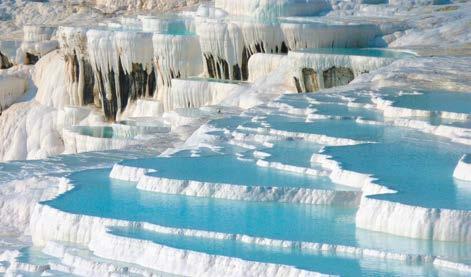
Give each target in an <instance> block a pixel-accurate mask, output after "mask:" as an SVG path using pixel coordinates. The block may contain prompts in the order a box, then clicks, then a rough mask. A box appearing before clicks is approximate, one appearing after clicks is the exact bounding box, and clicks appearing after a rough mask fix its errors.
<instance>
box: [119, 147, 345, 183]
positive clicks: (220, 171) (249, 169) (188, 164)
mask: <svg viewBox="0 0 471 277" xmlns="http://www.w3.org/2000/svg"><path fill="white" fill-rule="evenodd" d="M122 164H124V165H128V166H134V167H144V168H152V169H156V170H157V172H156V173H150V174H149V175H152V176H158V177H164V178H169V179H179V180H195V181H201V182H211V183H224V184H235V185H246V186H267V187H272V186H275V187H306V188H320V189H342V190H352V188H350V187H344V186H340V185H336V184H334V183H332V182H331V181H330V180H329V179H328V178H326V177H311V176H308V175H302V174H296V173H290V172H284V171H279V170H274V169H270V168H264V167H259V166H257V165H256V164H255V163H254V162H253V161H242V160H239V159H237V158H236V157H235V156H233V155H210V156H201V157H191V158H190V157H181V156H180V157H172V158H151V159H140V160H131V161H125V162H123V163H122ZM208 170H209V172H208ZM242 172H243V174H241V173H242Z"/></svg>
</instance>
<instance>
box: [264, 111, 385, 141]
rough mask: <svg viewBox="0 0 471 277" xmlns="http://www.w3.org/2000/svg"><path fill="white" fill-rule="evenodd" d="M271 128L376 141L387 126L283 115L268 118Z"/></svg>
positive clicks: (348, 120) (347, 120) (346, 120)
mask: <svg viewBox="0 0 471 277" xmlns="http://www.w3.org/2000/svg"><path fill="white" fill-rule="evenodd" d="M267 122H268V124H270V126H271V128H273V129H276V130H283V131H290V132H302V133H308V134H318V135H327V136H331V137H338V138H347V139H354V140H367V141H370V140H373V141H376V140H378V139H380V138H381V137H382V136H383V133H384V132H385V127H384V126H382V125H379V126H378V125H369V124H359V123H356V122H355V121H354V120H350V119H345V120H329V119H327V120H317V121H315V122H307V123H306V122H304V121H301V120H293V119H292V118H286V117H282V116H271V117H269V118H267Z"/></svg>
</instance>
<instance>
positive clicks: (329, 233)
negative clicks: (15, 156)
mask: <svg viewBox="0 0 471 277" xmlns="http://www.w3.org/2000/svg"><path fill="white" fill-rule="evenodd" d="M109 172H110V171H109V170H105V169H101V170H87V171H83V172H78V173H74V174H72V175H71V180H72V181H73V183H74V185H75V186H76V187H75V188H74V189H73V190H72V191H71V192H69V193H66V194H64V195H62V196H60V197H58V198H57V199H55V200H52V201H47V202H46V203H47V204H48V205H50V206H52V207H55V208H58V209H60V210H63V211H66V212H69V213H75V214H86V215H93V216H100V217H106V218H116V219H123V220H130V221H145V222H150V223H154V224H159V225H164V226H170V227H180V228H188V229H199V230H209V231H217V232H225V233H239V234H248V235H252V236H263V237H271V238H277V239H290V240H303V241H321V242H322V241H324V242H326V241H330V242H336V243H340V242H345V241H354V240H355V228H354V214H355V210H354V209H347V208H341V207H335V208H334V207H328V206H315V205H296V204H286V203H275V202H245V201H229V200H221V199H208V198H199V197H186V196H180V195H166V194H158V193H152V192H147V191H140V190H138V189H136V187H135V186H136V184H135V183H129V182H123V181H117V180H110V179H109V178H108V174H109Z"/></svg>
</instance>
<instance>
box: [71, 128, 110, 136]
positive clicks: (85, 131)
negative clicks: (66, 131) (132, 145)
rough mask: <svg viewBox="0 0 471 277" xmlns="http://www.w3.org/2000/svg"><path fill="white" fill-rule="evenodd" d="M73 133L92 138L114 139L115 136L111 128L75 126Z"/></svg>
mask: <svg viewBox="0 0 471 277" xmlns="http://www.w3.org/2000/svg"><path fill="white" fill-rule="evenodd" d="M73 131H75V132H77V133H79V134H81V135H83V136H89V137H94V138H115V137H116V134H115V131H114V129H113V127H111V126H75V127H73Z"/></svg>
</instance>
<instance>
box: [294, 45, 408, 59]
mask: <svg viewBox="0 0 471 277" xmlns="http://www.w3.org/2000/svg"><path fill="white" fill-rule="evenodd" d="M296 51H299V52H306V53H312V54H326V55H348V56H366V57H379V58H392V59H404V58H411V57H416V55H415V54H414V53H411V52H406V51H400V50H393V49H380V48H305V49H299V50H296Z"/></svg>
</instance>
